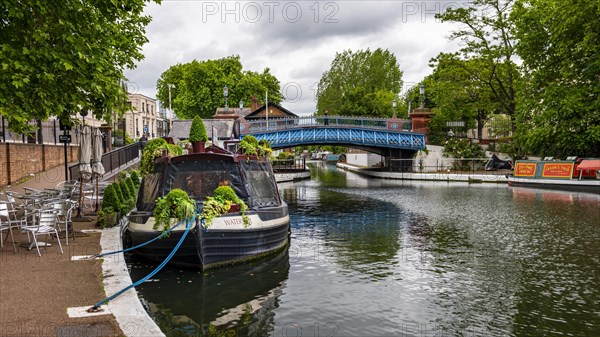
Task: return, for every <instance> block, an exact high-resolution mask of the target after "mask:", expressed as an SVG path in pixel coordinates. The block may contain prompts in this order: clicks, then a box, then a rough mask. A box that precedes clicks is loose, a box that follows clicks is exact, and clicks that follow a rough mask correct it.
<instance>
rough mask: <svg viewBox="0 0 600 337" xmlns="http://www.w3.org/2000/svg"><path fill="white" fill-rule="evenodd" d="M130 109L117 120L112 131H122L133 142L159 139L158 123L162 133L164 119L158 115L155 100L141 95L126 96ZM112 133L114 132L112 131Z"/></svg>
mask: <svg viewBox="0 0 600 337" xmlns="http://www.w3.org/2000/svg"><path fill="white" fill-rule="evenodd" d="M128 97H129V100H128V102H127V104H129V106H130V109H129V111H127V112H126V113H125V114H124V115H123V117H122V118H120V119H119V120H118V123H117V125H115V126H114V130H123V131H125V133H126V134H127V135H129V137H131V139H133V140H134V141H136V140H138V139H140V138H141V137H142V136H146V138H148V139H153V138H157V137H161V135H159V133H158V129H159V123H160V124H161V132H163V127H164V125H163V124H162V123H163V122H164V119H162V118H161V117H160V115H159V113H158V109H157V105H156V99H154V98H150V97H148V96H145V95H142V94H128ZM113 132H114V131H113Z"/></svg>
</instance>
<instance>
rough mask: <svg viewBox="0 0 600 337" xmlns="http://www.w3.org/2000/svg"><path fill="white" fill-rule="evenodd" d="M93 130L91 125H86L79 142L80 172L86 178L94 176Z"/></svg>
mask: <svg viewBox="0 0 600 337" xmlns="http://www.w3.org/2000/svg"><path fill="white" fill-rule="evenodd" d="M91 162H92V131H91V130H90V127H89V126H84V127H83V130H82V131H81V142H80V143H79V174H80V175H81V177H82V178H83V179H84V180H90V178H91V177H92V165H91Z"/></svg>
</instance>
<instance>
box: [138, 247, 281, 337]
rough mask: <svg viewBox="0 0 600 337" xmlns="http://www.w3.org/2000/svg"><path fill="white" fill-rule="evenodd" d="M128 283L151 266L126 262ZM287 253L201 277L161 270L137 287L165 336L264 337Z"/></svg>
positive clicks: (212, 271) (271, 322) (178, 271)
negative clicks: (128, 274) (129, 264)
mask: <svg viewBox="0 0 600 337" xmlns="http://www.w3.org/2000/svg"><path fill="white" fill-rule="evenodd" d="M132 266H133V267H132V269H131V275H132V278H133V279H137V278H141V277H142V276H144V275H145V274H147V273H148V272H150V271H151V270H152V269H153V268H154V265H145V264H144V263H143V261H139V260H135V261H133V262H132ZM289 267H290V264H289V255H288V251H287V249H286V250H285V251H282V252H280V253H278V254H277V255H275V256H271V257H267V258H265V259H261V260H257V261H254V262H251V263H248V264H244V265H238V266H232V267H228V268H221V269H215V270H209V271H207V272H204V273H200V272H190V271H187V270H179V269H173V268H170V269H166V270H164V271H161V273H160V274H159V275H160V276H159V278H158V279H154V280H152V282H147V283H144V284H142V285H141V286H140V287H139V289H138V290H139V291H140V293H141V294H142V296H141V297H142V299H143V300H144V301H145V302H146V304H147V305H148V307H149V311H150V312H151V313H152V316H153V318H154V319H155V321H156V322H157V324H158V325H159V326H160V328H161V330H162V331H163V332H165V334H167V336H186V335H187V336H189V335H209V336H226V335H230V334H235V335H239V336H242V335H244V336H264V335H267V334H269V332H270V331H271V330H272V326H273V315H274V314H273V309H275V308H276V307H277V306H278V305H279V296H281V294H282V292H283V289H284V288H285V281H286V280H287V278H288V273H289Z"/></svg>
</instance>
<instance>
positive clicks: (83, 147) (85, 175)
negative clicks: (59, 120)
mask: <svg viewBox="0 0 600 337" xmlns="http://www.w3.org/2000/svg"><path fill="white" fill-rule="evenodd" d="M91 161H92V131H91V130H90V127H89V126H87V125H86V126H84V127H83V130H82V131H81V140H80V143H79V175H80V178H79V204H78V207H77V216H76V217H75V218H76V219H78V220H80V221H83V220H84V219H83V218H82V217H81V206H82V204H83V182H84V181H85V180H90V179H91V177H92V165H91Z"/></svg>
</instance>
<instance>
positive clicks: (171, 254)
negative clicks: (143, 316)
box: [87, 216, 196, 312]
mask: <svg viewBox="0 0 600 337" xmlns="http://www.w3.org/2000/svg"><path fill="white" fill-rule="evenodd" d="M195 219H196V217H195V216H194V217H192V218H190V219H188V220H189V221H188V222H187V223H186V226H185V232H183V235H182V236H181V239H179V242H177V245H175V248H173V250H172V251H171V253H170V254H169V255H168V256H167V258H166V259H165V260H164V261H163V262H162V263H161V264H160V265H159V266H158V267H156V269H154V270H153V271H152V272H151V273H150V274H148V275H146V276H144V277H142V278H141V279H140V280H138V281H136V282H134V283H132V284H130V285H128V286H127V287H125V288H123V289H121V290H119V291H118V292H116V293H115V294H114V295H112V296H109V297H107V298H105V299H103V300H102V301H100V302H98V303H96V304H94V306H93V307H91V308H89V309H88V310H87V311H88V312H96V311H98V309H99V308H100V306H101V305H102V304H104V303H106V302H108V301H110V300H112V299H114V298H116V297H117V296H119V295H121V294H122V293H124V292H126V291H127V290H129V289H131V288H133V287H137V286H138V285H140V284H142V283H143V282H145V281H146V280H148V279H149V278H151V277H152V276H154V275H155V274H156V273H158V272H159V271H160V270H161V269H162V268H163V267H164V266H165V265H166V264H167V262H169V260H171V258H172V257H173V255H175V253H176V252H177V250H178V249H179V247H180V246H181V244H182V243H183V240H185V238H186V236H187V235H188V233H189V232H190V230H191V229H192V224H193V223H194V220H195ZM180 223H181V222H180ZM178 225H179V224H178ZM173 228H174V227H173ZM155 239H156V238H155Z"/></svg>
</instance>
